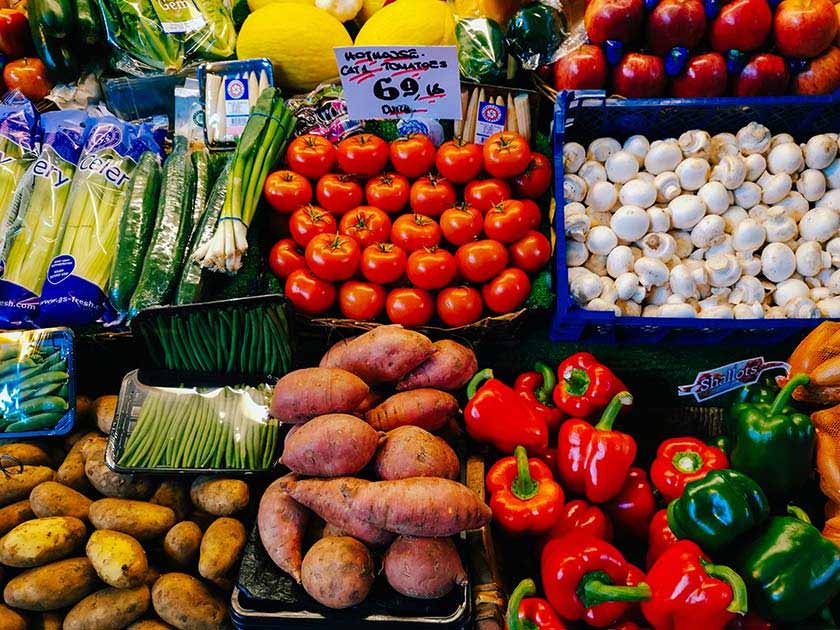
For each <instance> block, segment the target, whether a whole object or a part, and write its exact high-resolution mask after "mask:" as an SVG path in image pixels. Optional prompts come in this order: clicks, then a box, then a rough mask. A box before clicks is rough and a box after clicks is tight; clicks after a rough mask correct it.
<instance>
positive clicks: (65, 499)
mask: <svg viewBox="0 0 840 630" xmlns="http://www.w3.org/2000/svg"><path fill="white" fill-rule="evenodd" d="M29 502H30V504H31V505H32V511H33V512H34V513H35V515H36V516H38V517H39V518H45V517H47V516H75V517H76V518H78V519H80V520H82V521H87V520H88V510H89V509H90V504H91V503H93V501H91V500H90V499H88V498H87V497H86V496H85V495H83V494H82V493H81V492H76V491H75V490H73V488H69V487H67V486H65V485H63V484H60V483H58V482H56V481H45V482H44V483H41V484H38V485H37V486H35V487H34V488H33V489H32V492H31V493H30V494H29Z"/></svg>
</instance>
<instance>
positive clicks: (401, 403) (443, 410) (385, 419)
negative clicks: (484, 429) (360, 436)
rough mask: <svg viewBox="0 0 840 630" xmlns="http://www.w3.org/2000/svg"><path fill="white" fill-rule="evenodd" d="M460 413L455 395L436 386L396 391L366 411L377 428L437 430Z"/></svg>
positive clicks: (367, 417) (368, 418) (383, 429)
mask: <svg viewBox="0 0 840 630" xmlns="http://www.w3.org/2000/svg"><path fill="white" fill-rule="evenodd" d="M457 413H458V401H457V400H455V397H454V396H453V395H452V394H448V393H446V392H442V391H440V390H437V389H414V390H411V391H408V392H400V393H398V394H394V395H393V396H391V397H390V398H387V399H385V401H384V402H383V403H382V404H380V405H379V406H377V407H374V408H373V409H371V410H370V411H368V412H367V413H366V414H365V420H367V421H368V423H370V425H371V426H372V427H373V428H374V429H377V430H378V431H390V430H391V429H396V428H397V427H402V426H406V425H413V426H417V427H420V428H421V429H426V430H427V431H437V430H438V429H440V428H442V427H444V426H445V425H446V424H447V423H448V422H449V421H450V420H452V419H453V418H454V417H455V416H456V415H457Z"/></svg>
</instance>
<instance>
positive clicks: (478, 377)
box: [467, 368, 493, 400]
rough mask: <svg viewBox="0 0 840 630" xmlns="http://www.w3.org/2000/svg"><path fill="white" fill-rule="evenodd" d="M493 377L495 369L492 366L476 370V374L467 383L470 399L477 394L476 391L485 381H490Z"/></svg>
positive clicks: (468, 397)
mask: <svg viewBox="0 0 840 630" xmlns="http://www.w3.org/2000/svg"><path fill="white" fill-rule="evenodd" d="M491 378H493V370H492V369H490V368H484V369H483V370H479V371H478V372H476V373H475V376H473V377H472V378H471V379H470V382H469V383H467V399H468V400H469V399H470V398H472V397H473V396H475V393H476V392H477V391H478V388H479V387H481V386H482V385H483V384H484V381H489V380H490V379H491Z"/></svg>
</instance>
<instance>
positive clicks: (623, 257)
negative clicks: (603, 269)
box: [607, 245, 636, 299]
mask: <svg viewBox="0 0 840 630" xmlns="http://www.w3.org/2000/svg"><path fill="white" fill-rule="evenodd" d="M635 260H636V259H635V257H634V256H633V251H632V250H631V249H630V248H629V247H627V245H619V246H618V247H616V248H615V249H613V250H612V251H611V252H610V253H609V254H607V273H608V274H610V275H611V276H612V277H613V278H618V277H619V276H620V275H622V274H625V273H627V272H628V271H630V270H631V269H632V268H633V262H634V261H635ZM625 299H627V298H625Z"/></svg>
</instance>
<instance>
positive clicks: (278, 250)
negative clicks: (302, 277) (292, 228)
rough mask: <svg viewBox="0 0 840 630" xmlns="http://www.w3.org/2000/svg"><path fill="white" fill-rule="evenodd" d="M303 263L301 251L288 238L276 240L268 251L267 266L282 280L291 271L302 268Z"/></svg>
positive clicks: (304, 263)
mask: <svg viewBox="0 0 840 630" xmlns="http://www.w3.org/2000/svg"><path fill="white" fill-rule="evenodd" d="M305 265H306V260H305V259H304V257H303V252H301V251H300V249H299V248H298V246H297V243H295V242H294V241H293V240H292V239H290V238H284V239H283V240H282V241H277V242H276V243H275V244H274V247H272V248H271V251H270V252H269V253H268V266H269V267H271V271H273V272H274V275H275V276H277V277H278V278H283V279H284V280H285V279H286V278H288V277H289V274H291V273H292V272H293V271H296V270H297V269H303V267H304V266H305Z"/></svg>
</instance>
